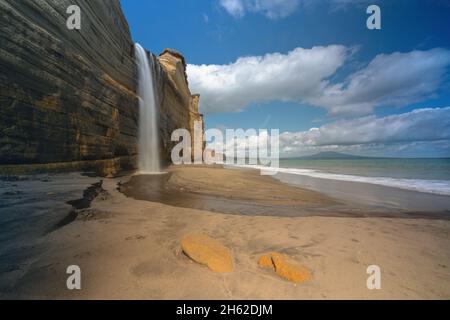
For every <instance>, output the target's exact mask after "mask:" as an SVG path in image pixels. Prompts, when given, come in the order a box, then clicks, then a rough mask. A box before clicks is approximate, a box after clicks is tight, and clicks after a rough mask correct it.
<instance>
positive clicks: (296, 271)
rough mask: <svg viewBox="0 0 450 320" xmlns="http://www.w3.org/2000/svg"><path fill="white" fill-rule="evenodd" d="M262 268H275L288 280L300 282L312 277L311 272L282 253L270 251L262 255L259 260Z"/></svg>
mask: <svg viewBox="0 0 450 320" xmlns="http://www.w3.org/2000/svg"><path fill="white" fill-rule="evenodd" d="M258 265H259V266H260V267H262V268H269V269H272V270H274V271H275V272H276V273H277V274H278V275H279V276H280V277H282V278H285V279H286V280H289V281H292V282H296V283H300V282H304V281H307V280H310V279H311V277H312V276H311V272H310V271H309V270H308V269H307V268H306V267H304V266H301V265H299V264H297V263H295V262H293V261H291V259H290V258H289V257H288V256H286V255H284V254H281V253H277V252H269V253H266V254H264V255H262V256H261V257H260V258H259V260H258Z"/></svg>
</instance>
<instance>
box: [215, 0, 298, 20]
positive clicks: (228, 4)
mask: <svg viewBox="0 0 450 320" xmlns="http://www.w3.org/2000/svg"><path fill="white" fill-rule="evenodd" d="M300 2H301V1H300V0H220V5H221V6H222V7H223V8H224V9H225V10H226V11H227V12H228V13H229V14H231V15H232V16H233V17H235V18H242V17H243V16H244V15H245V14H246V13H247V12H251V13H262V14H264V15H265V16H266V17H267V18H269V19H279V18H285V17H287V16H289V15H291V14H292V13H294V12H295V10H297V7H298V6H299V5H300Z"/></svg>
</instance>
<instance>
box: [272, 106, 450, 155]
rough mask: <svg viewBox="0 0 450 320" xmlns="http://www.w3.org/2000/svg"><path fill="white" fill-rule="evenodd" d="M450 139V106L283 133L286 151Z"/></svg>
mask: <svg viewBox="0 0 450 320" xmlns="http://www.w3.org/2000/svg"><path fill="white" fill-rule="evenodd" d="M444 140H450V107H446V108H426V109H416V110H414V111H411V112H408V113H403V114H397V115H390V116H385V117H376V116H366V117H360V118H356V119H349V120H340V121H336V122H332V123H329V124H326V125H324V126H322V127H320V128H312V129H310V130H309V131H303V132H284V133H282V134H281V135H280V150H281V152H282V153H283V154H298V153H302V152H304V151H308V150H320V149H327V150H333V149H336V150H338V151H344V150H358V149H364V148H368V147H369V148H373V147H374V146H380V145H381V146H383V148H385V147H384V146H385V145H387V144H395V145H397V146H403V147H404V146H407V145H410V144H415V143H421V142H431V143H433V142H438V141H444Z"/></svg>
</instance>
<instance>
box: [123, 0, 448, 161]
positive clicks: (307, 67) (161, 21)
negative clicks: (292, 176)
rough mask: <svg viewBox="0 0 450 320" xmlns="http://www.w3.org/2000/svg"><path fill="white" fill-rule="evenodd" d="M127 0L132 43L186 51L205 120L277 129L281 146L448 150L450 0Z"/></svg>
mask: <svg viewBox="0 0 450 320" xmlns="http://www.w3.org/2000/svg"><path fill="white" fill-rule="evenodd" d="M121 4H122V7H123V9H124V12H125V15H126V17H127V20H128V22H129V24H130V29H131V32H132V36H133V39H134V41H135V42H139V43H140V44H141V45H143V46H144V47H145V48H147V49H148V50H150V51H151V52H153V53H155V54H159V53H160V52H162V50H163V49H164V48H174V49H176V50H178V51H180V52H181V53H182V54H183V55H184V56H185V58H186V61H187V63H188V68H187V74H188V81H189V86H190V89H191V91H192V92H193V93H199V94H200V95H201V102H200V111H201V112H202V113H203V114H204V115H205V124H206V128H207V129H208V128H219V129H221V130H224V129H226V128H230V129H238V128H243V129H250V128H254V129H269V130H270V129H279V130H280V133H281V136H280V151H281V155H282V156H283V157H296V156H302V155H307V154H314V153H317V152H320V151H338V152H345V153H350V154H357V155H366V156H382V157H384V156H386V157H450V1H449V0H427V1H426V0H385V1H382V0H381V1H366V0H328V1H326V0H195V1H186V0H166V1H164V2H162V1H152V0H121ZM372 4H375V5H378V6H379V8H380V10H381V29H380V30H369V29H368V28H367V26H366V20H367V19H368V18H369V16H370V14H367V12H366V10H367V7H368V6H369V5H372Z"/></svg>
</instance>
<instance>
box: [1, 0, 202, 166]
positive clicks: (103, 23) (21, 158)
mask: <svg viewBox="0 0 450 320" xmlns="http://www.w3.org/2000/svg"><path fill="white" fill-rule="evenodd" d="M70 5H78V6H79V7H80V9H81V30H69V29H68V28H67V27H66V20H67V18H68V16H69V15H68V14H67V13H66V10H67V8H68V7H69V6H70ZM163 56H166V57H167V59H166V60H168V61H169V60H170V61H172V62H173V63H174V64H173V65H172V67H171V68H172V69H170V70H169V69H168V68H166V67H167V66H169V65H170V63H169V64H167V65H166V64H165V63H164V62H163V60H161V61H162V63H161V66H159V68H160V69H161V76H160V81H158V83H157V86H158V95H159V96H160V101H161V104H160V107H161V112H160V117H161V119H160V129H161V147H162V152H161V154H162V155H163V156H162V158H163V159H164V160H166V162H167V161H169V160H170V159H169V158H168V155H169V154H170V150H169V149H168V148H170V147H171V145H172V144H171V142H170V133H171V130H173V129H175V128H188V129H189V128H190V123H191V119H193V118H194V117H197V118H198V117H200V116H199V115H198V112H196V114H194V113H195V112H191V111H192V110H193V109H192V100H191V99H192V97H191V94H190V92H189V88H188V86H187V80H186V76H185V73H184V69H183V68H185V64H184V59H182V58H180V57H181V56H178V55H173V57H172V55H171V54H168V55H163ZM169 56H170V57H169ZM160 59H161V58H160ZM177 59H180V60H181V61H183V65H180V64H179V63H178V62H176V60H177ZM166 60H164V61H166ZM172 62H171V63H172ZM0 69H1V73H0V164H1V165H2V166H3V168H5V166H4V165H7V164H9V165H12V164H13V165H18V164H33V165H36V164H41V166H40V167H42V168H44V170H45V169H46V168H49V169H50V168H59V167H61V168H64V167H66V168H69V169H85V168H86V169H87V168H91V167H96V168H97V169H99V170H100V171H102V172H103V173H105V174H108V173H113V174H114V173H115V172H117V171H118V170H120V169H123V168H125V167H130V168H132V167H135V164H136V161H135V160H136V155H137V153H138V149H137V132H138V130H137V125H138V116H139V114H138V113H139V108H138V97H137V96H136V86H137V79H136V77H137V72H136V64H135V59H134V47H133V41H132V39H131V35H130V31H129V27H128V23H127V21H126V19H125V17H124V15H123V13H122V10H121V7H120V2H119V1H118V0H90V1H86V0H21V1H17V0H0ZM173 70H176V71H175V73H176V74H177V75H176V76H175V77H173V75H172V72H173ZM180 70H182V71H180ZM181 73H182V74H181ZM183 81H184V83H185V85H180V84H181V83H182V82H183ZM50 164H51V165H50ZM38 167H39V166H38ZM0 171H1V168H0ZM3 171H4V170H3Z"/></svg>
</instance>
